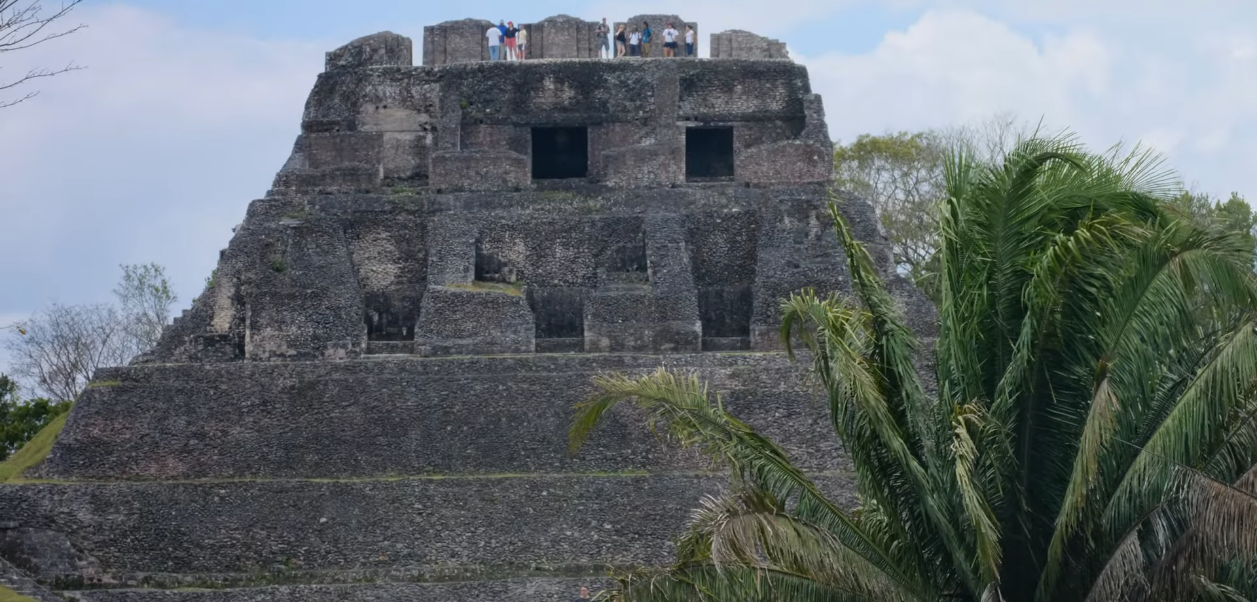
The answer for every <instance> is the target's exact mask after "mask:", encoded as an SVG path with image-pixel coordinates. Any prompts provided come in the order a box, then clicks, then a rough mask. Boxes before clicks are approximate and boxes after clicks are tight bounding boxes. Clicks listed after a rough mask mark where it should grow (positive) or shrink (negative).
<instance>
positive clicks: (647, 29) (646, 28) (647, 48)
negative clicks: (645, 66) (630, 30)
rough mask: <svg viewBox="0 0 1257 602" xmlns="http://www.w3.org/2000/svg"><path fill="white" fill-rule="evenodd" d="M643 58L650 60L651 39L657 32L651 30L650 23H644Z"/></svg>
mask: <svg viewBox="0 0 1257 602" xmlns="http://www.w3.org/2000/svg"><path fill="white" fill-rule="evenodd" d="M642 25H643V26H644V27H642V56H643V57H646V58H650V38H651V36H653V35H654V33H655V32H653V31H651V30H650V23H647V22H646V21H642Z"/></svg>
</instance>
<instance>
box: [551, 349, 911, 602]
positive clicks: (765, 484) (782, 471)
mask: <svg viewBox="0 0 1257 602" xmlns="http://www.w3.org/2000/svg"><path fill="white" fill-rule="evenodd" d="M595 383H596V385H597V387H598V389H599V393H598V394H597V395H595V396H594V397H593V398H592V399H591V400H590V401H588V402H585V403H582V404H580V405H578V406H577V415H576V418H575V419H574V420H573V423H572V427H571V434H570V436H571V443H572V446H573V449H577V448H579V447H580V445H581V444H583V443H584V441H585V439H586V438H587V437H588V435H589V434H590V432H591V431H592V430H593V426H594V425H595V424H596V423H597V420H598V417H599V416H601V415H602V414H604V413H606V412H607V411H609V410H610V409H612V408H613V407H614V406H615V405H617V404H619V403H621V402H624V401H629V400H632V401H635V402H636V403H637V405H638V406H640V407H642V408H643V409H644V410H646V411H647V412H648V414H649V415H650V416H651V420H652V421H663V422H666V423H667V426H666V432H667V433H668V435H669V436H670V437H672V438H673V439H674V440H676V441H678V442H679V443H681V444H682V445H686V446H697V447H699V448H700V449H702V450H703V451H704V452H705V453H706V454H708V455H709V456H711V457H713V458H716V459H719V460H723V461H726V462H728V463H729V464H730V465H732V467H733V469H734V472H735V474H741V475H744V477H745V478H747V479H749V480H751V481H752V482H753V483H754V484H755V486H756V487H757V488H759V489H761V490H763V491H767V492H771V494H772V495H774V496H776V497H777V498H778V499H782V500H793V501H794V503H795V504H796V510H795V511H796V513H797V514H799V515H800V516H805V517H806V518H807V520H809V521H810V522H811V523H813V524H816V525H818V526H820V527H822V528H824V529H826V530H828V531H829V532H831V533H833V535H834V537H835V538H836V539H837V540H838V541H840V542H842V544H843V545H845V546H847V547H848V548H850V549H851V550H852V552H853V553H854V554H857V555H859V556H860V557H862V558H864V559H865V560H866V561H867V562H868V563H869V564H870V565H872V566H874V567H876V568H877V569H879V570H881V571H883V572H885V573H886V575H887V576H888V578H890V579H891V580H893V581H894V582H895V583H897V584H899V585H900V586H901V587H905V588H909V589H912V588H919V587H921V583H920V580H919V579H917V578H915V576H913V575H910V574H905V573H904V572H903V571H902V570H901V567H899V566H897V564H896V563H895V562H893V560H892V559H891V558H890V557H889V556H888V554H887V553H886V550H885V549H884V547H883V544H882V542H877V541H875V540H873V539H871V538H869V537H868V536H867V534H865V533H864V532H863V531H862V530H861V529H860V528H859V526H858V525H857V524H856V523H855V522H854V521H853V520H852V519H851V517H850V516H848V515H847V513H846V512H844V511H843V510H841V509H840V508H838V507H837V506H835V505H834V504H833V503H832V502H831V501H829V500H828V499H827V498H826V497H825V495H824V494H823V493H821V491H820V489H819V488H817V486H816V484H815V483H813V482H812V480H811V479H809V478H808V477H807V476H806V475H804V474H803V471H801V470H799V469H798V468H797V467H795V466H794V464H792V463H791V462H790V460H789V459H788V458H787V457H786V454H785V452H784V451H782V450H781V448H780V447H778V446H777V445H776V444H775V443H773V442H772V441H770V440H768V439H766V438H764V437H763V436H761V435H759V434H758V433H756V432H755V431H754V430H753V429H751V428H750V427H749V426H748V425H746V424H745V423H743V422H742V421H740V420H738V419H736V418H734V417H733V416H730V415H729V414H728V413H727V412H725V411H724V408H723V406H722V404H721V403H720V400H719V397H717V398H716V401H715V402H714V403H713V402H711V401H710V400H709V399H708V396H707V388H706V386H705V385H704V384H702V383H701V382H700V381H699V379H698V377H697V376H695V375H693V374H690V375H685V376H682V375H678V374H676V373H673V372H670V371H668V370H665V369H662V368H661V369H659V370H658V371H656V372H654V373H652V374H649V375H645V376H640V377H628V376H624V375H619V374H613V375H608V376H601V377H598V378H597V379H595Z"/></svg>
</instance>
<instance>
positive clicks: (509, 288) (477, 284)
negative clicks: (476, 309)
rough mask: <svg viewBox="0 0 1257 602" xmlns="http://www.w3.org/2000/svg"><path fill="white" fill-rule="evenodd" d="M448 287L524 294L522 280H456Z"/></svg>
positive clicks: (515, 295) (519, 295)
mask: <svg viewBox="0 0 1257 602" xmlns="http://www.w3.org/2000/svg"><path fill="white" fill-rule="evenodd" d="M449 288H456V289H459V290H464V291H475V292H478V293H503V294H507V295H511V296H513V297H522V296H524V283H522V282H511V283H505V282H481V281H479V280H477V281H474V282H470V283H463V282H456V283H454V284H451V285H449Z"/></svg>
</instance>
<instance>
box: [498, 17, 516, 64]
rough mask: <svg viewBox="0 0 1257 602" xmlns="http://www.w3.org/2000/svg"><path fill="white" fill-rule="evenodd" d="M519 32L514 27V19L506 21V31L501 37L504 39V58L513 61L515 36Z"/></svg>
mask: <svg viewBox="0 0 1257 602" xmlns="http://www.w3.org/2000/svg"><path fill="white" fill-rule="evenodd" d="M518 34H519V30H518V29H515V22H514V21H507V22H506V33H505V34H503V35H502V37H503V38H504V39H505V40H506V60H508V61H514V60H516V58H515V48H516V44H515V36H516V35H518Z"/></svg>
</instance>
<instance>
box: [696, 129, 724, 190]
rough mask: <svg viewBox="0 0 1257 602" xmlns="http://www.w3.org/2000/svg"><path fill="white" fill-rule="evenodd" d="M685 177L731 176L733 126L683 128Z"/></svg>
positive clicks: (699, 178) (697, 178) (698, 178)
mask: <svg viewBox="0 0 1257 602" xmlns="http://www.w3.org/2000/svg"><path fill="white" fill-rule="evenodd" d="M685 177H686V179H689V180H701V179H710V178H732V177H733V128H732V127H691V128H686V130H685Z"/></svg>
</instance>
